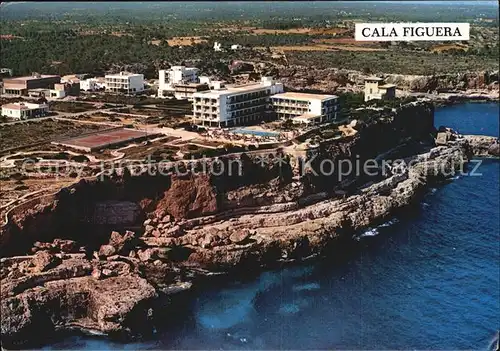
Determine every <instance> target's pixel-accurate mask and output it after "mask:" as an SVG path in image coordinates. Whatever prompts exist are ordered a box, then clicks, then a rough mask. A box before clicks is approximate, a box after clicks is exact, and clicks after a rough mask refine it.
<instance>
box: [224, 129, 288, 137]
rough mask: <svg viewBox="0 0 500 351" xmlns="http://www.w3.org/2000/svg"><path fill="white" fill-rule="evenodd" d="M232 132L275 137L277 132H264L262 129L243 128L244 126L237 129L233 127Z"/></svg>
mask: <svg viewBox="0 0 500 351" xmlns="http://www.w3.org/2000/svg"><path fill="white" fill-rule="evenodd" d="M232 132H233V133H236V134H250V135H257V136H262V137H277V136H278V135H279V133H275V132H265V131H262V130H252V129H244V128H239V129H233V130H232Z"/></svg>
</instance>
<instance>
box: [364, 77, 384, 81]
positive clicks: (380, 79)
mask: <svg viewBox="0 0 500 351" xmlns="http://www.w3.org/2000/svg"><path fill="white" fill-rule="evenodd" d="M365 80H377V81H379V82H380V81H382V80H384V79H383V78H379V77H368V78H365Z"/></svg>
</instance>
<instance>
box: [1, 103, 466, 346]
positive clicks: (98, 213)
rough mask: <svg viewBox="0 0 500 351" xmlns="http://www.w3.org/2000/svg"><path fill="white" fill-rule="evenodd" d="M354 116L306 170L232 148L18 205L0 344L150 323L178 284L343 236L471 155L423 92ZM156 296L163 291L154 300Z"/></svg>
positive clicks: (123, 332) (255, 265) (4, 275)
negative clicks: (174, 168)
mask: <svg viewBox="0 0 500 351" xmlns="http://www.w3.org/2000/svg"><path fill="white" fill-rule="evenodd" d="M356 128H357V129H358V133H357V134H356V135H355V136H354V137H350V138H346V139H341V140H337V141H330V142H325V143H323V144H322V145H321V147H320V148H319V149H318V152H317V154H315V155H310V161H311V162H310V169H308V171H307V172H304V174H302V173H298V171H297V167H296V166H295V165H294V164H293V162H292V161H290V162H288V163H285V164H284V165H280V166H278V165H277V164H276V163H274V164H267V165H261V164H259V163H258V162H256V160H253V159H252V158H251V157H248V156H241V157H242V159H243V160H242V162H241V164H242V171H243V172H242V174H241V175H237V176H230V175H229V174H228V172H223V173H222V174H221V175H218V176H213V175H212V176H208V175H206V174H198V175H196V174H194V173H193V172H190V173H189V172H188V174H187V175H185V176H175V175H172V176H163V175H149V174H143V175H139V176H130V175H129V174H127V173H125V174H124V175H123V176H112V177H109V178H107V179H106V180H104V181H97V180H95V181H81V182H79V183H77V184H76V185H74V186H71V187H69V188H67V189H62V190H61V191H60V192H59V193H58V194H57V195H55V196H54V197H52V198H47V199H45V200H44V201H38V202H36V203H35V204H34V205H33V206H32V207H29V206H28V207H26V206H25V207H23V209H22V211H17V212H16V211H13V212H12V213H11V214H10V215H9V217H10V218H9V223H8V225H7V226H5V227H3V228H2V237H1V238H2V240H1V249H2V257H4V258H2V262H1V263H2V267H1V271H0V273H1V287H2V289H1V291H2V301H1V312H2V320H1V326H2V342H3V344H4V345H5V346H6V347H7V346H26V345H29V344H28V341H33V338H32V336H33V335H35V333H34V331H35V330H37V331H39V330H40V329H39V328H42V327H43V328H44V329H43V330H44V335H48V334H49V333H50V332H52V331H53V330H56V329H71V328H77V329H81V330H89V331H94V332H96V331H98V332H102V333H105V334H107V335H111V336H127V335H132V334H134V333H137V332H138V331H139V332H141V333H142V334H143V335H145V334H146V333H147V332H148V330H149V331H151V330H152V328H153V326H154V325H155V321H156V320H157V318H158V317H157V316H158V315H159V313H161V312H162V311H165V309H168V306H169V303H171V302H172V301H173V300H172V298H173V296H174V295H173V294H175V293H177V292H180V291H184V290H186V289H188V288H189V287H190V286H191V284H193V283H196V282H197V278H198V277H201V276H209V275H211V274H214V273H220V272H224V273H238V274H246V273H245V272H249V271H252V270H256V269H260V268H262V267H270V266H273V265H276V264H280V263H282V262H289V261H293V260H301V259H304V258H307V257H310V256H315V255H321V254H323V253H325V252H326V251H327V250H329V249H331V248H335V247H336V248H341V247H344V246H343V245H344V244H345V243H346V242H349V241H350V240H352V237H353V234H354V233H355V232H356V230H359V229H362V228H364V227H366V226H369V225H371V224H372V223H373V222H377V221H381V220H384V219H385V218H387V217H388V216H390V215H391V214H392V213H393V212H394V211H396V210H398V209H400V208H402V207H404V206H407V205H409V204H411V203H413V202H414V201H416V200H417V199H418V198H419V196H420V195H421V194H423V192H424V191H425V188H426V185H427V184H428V182H430V181H432V180H433V179H436V178H438V179H439V178H444V177H447V176H451V175H452V174H453V172H454V170H455V169H457V168H460V167H461V166H462V164H463V162H464V161H466V160H467V158H468V157H469V156H470V154H471V150H470V145H469V143H468V141H467V140H466V139H464V138H460V137H459V136H455V137H454V138H453V139H454V140H447V141H446V142H445V143H444V144H443V145H440V146H435V144H434V138H433V136H434V135H435V134H434V132H435V130H434V127H433V110H432V106H431V105H427V104H413V105H409V106H406V107H404V108H402V109H398V110H390V111H382V115H381V116H379V118H377V119H375V120H371V121H370V122H367V123H361V122H360V123H358V124H357V126H356ZM374 157H378V158H379V159H388V160H390V159H395V158H397V159H400V160H401V161H402V163H401V164H398V165H394V164H392V165H389V166H388V169H384V168H383V167H378V171H377V172H375V174H372V173H370V174H368V172H364V171H362V172H360V173H359V174H358V173H352V172H351V173H348V174H347V175H346V176H345V178H344V179H339V178H338V177H337V176H338V172H337V173H335V172H332V174H330V175H325V174H316V171H318V170H319V168H318V167H321V163H319V161H321V160H325V159H331V160H332V162H333V161H339V160H348V159H349V160H351V161H352V160H354V161H356V160H367V159H370V158H374ZM313 158H314V160H313ZM226 161H227V160H226ZM103 209H105V212H106V214H103V213H102V211H103ZM14 255H18V256H14ZM163 298H167V301H170V302H163V303H161V304H160V306H162V308H157V307H156V306H157V305H156V304H155V303H158V301H159V300H162V299H163ZM162 301H164V300H162Z"/></svg>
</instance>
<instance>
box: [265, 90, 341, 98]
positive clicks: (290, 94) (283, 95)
mask: <svg viewBox="0 0 500 351" xmlns="http://www.w3.org/2000/svg"><path fill="white" fill-rule="evenodd" d="M271 98H278V99H290V100H328V99H336V98H338V96H337V95H326V94H309V93H295V92H287V93H281V94H275V95H273V96H271Z"/></svg>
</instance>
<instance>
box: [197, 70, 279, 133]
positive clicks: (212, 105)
mask: <svg viewBox="0 0 500 351" xmlns="http://www.w3.org/2000/svg"><path fill="white" fill-rule="evenodd" d="M282 92H283V84H282V83H277V82H275V81H274V80H273V79H272V78H271V77H262V79H261V81H260V82H259V83H251V84H243V85H228V86H224V87H221V88H220V89H212V90H208V91H202V92H197V93H194V94H193V98H194V101H193V122H194V123H195V124H198V125H203V126H210V127H231V126H236V125H240V124H244V123H248V122H254V121H260V120H266V119H269V118H270V117H271V116H272V110H270V96H271V95H274V94H278V93H282Z"/></svg>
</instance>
